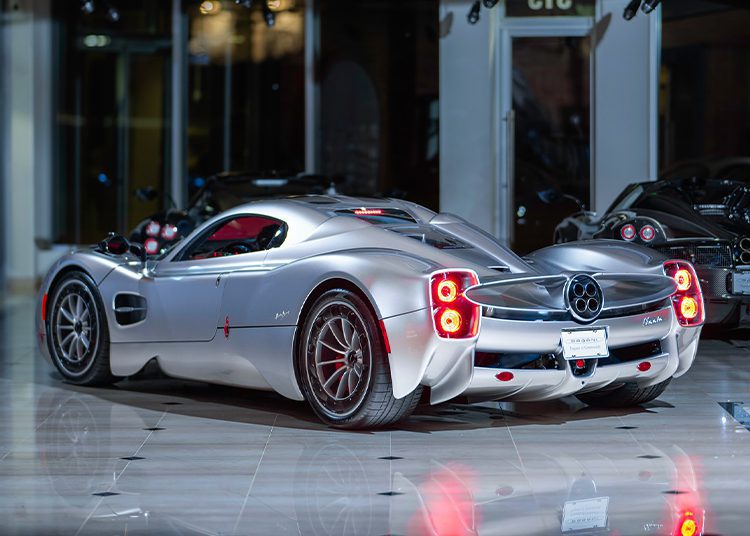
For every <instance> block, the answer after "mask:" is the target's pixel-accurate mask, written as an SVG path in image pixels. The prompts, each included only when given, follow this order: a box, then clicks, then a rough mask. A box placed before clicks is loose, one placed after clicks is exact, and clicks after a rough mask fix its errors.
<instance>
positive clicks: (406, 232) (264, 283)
mask: <svg viewBox="0 0 750 536" xmlns="http://www.w3.org/2000/svg"><path fill="white" fill-rule="evenodd" d="M703 319H704V311H703V298H702V294H701V289H700V285H699V283H698V279H697V277H696V275H695V271H694V270H693V267H692V266H691V265H690V264H689V263H688V262H685V261H683V260H668V259H666V258H664V257H662V256H661V255H660V254H659V253H658V252H656V251H654V250H652V249H648V248H644V247H640V246H636V245H633V244H627V243H623V242H616V241H597V242H593V243H592V242H589V243H585V244H583V243H569V244H561V245H556V246H552V247H548V248H544V249H541V250H538V251H536V252H534V253H532V254H531V255H529V256H527V257H525V258H523V259H522V258H520V257H518V256H516V255H515V254H514V253H512V252H511V251H509V250H508V249H507V248H505V247H503V246H502V245H501V244H499V243H498V242H497V241H496V240H495V239H494V238H493V237H492V236H490V235H488V234H486V233H485V232H483V231H481V230H480V229H478V228H476V227H475V226H473V225H472V224H470V223H469V222H467V221H465V220H463V219H461V218H458V217H456V216H452V215H448V214H436V213H434V212H432V211H430V210H428V209H426V208H424V207H421V206H419V205H416V204H413V203H408V202H404V201H397V200H382V199H365V198H351V197H335V196H307V197H299V198H289V199H283V200H273V201H259V202H255V203H249V204H245V205H241V206H239V207H236V208H234V209H231V210H229V211H227V212H224V213H222V214H220V215H218V216H216V217H214V218H212V219H211V220H209V221H207V222H205V223H204V224H202V225H201V226H200V227H198V228H197V229H196V230H195V231H194V232H193V233H191V234H190V235H189V236H187V237H186V238H185V239H184V240H182V241H181V242H179V243H177V244H176V245H175V246H173V247H172V248H171V249H170V250H168V251H166V252H165V253H164V254H163V255H162V256H161V257H159V258H156V259H151V258H148V259H147V258H146V256H145V254H144V252H143V248H142V247H140V246H138V245H130V244H128V242H127V241H126V240H125V239H124V238H122V237H120V236H116V235H111V236H110V237H109V238H108V239H107V240H105V241H103V242H102V243H101V244H99V245H97V246H95V247H92V248H90V249H85V250H79V251H74V252H71V253H70V254H68V255H66V256H64V257H63V258H61V259H60V260H59V261H58V262H57V263H56V264H55V265H54V266H53V267H52V269H51V270H50V272H49V274H47V277H46V279H45V280H44V283H43V284H42V288H41V291H40V296H39V304H38V312H37V331H38V336H39V342H40V348H41V351H42V353H43V354H44V355H45V356H46V357H47V358H48V359H49V360H50V361H51V362H52V364H53V365H54V366H55V367H56V368H57V369H58V370H59V371H60V373H61V374H62V376H63V377H64V378H65V380H66V381H69V382H72V383H76V384H85V385H101V384H107V383H110V382H114V381H117V380H118V379H120V378H123V377H127V376H131V375H133V374H136V373H137V372H139V371H140V370H141V369H142V368H143V367H144V366H145V365H146V364H147V363H149V362H150V361H152V360H155V361H156V362H157V363H158V365H159V367H160V368H161V369H162V370H163V371H164V372H165V373H166V374H168V375H170V376H173V377H178V378H189V379H194V380H201V381H206V382H213V383H217V384H225V385H233V386H241V387H248V388H253V389H267V390H274V391H276V392H278V393H280V394H281V395H283V396H286V397H289V398H291V399H295V400H307V401H308V403H309V404H310V406H311V407H312V408H313V410H314V411H315V413H316V414H317V415H318V416H319V417H320V418H321V419H322V420H323V421H325V422H326V423H329V424H331V425H333V426H337V427H342V428H355V427H374V426H384V425H388V424H392V423H394V422H397V421H399V420H400V419H403V418H405V417H407V416H408V415H409V414H410V413H411V412H412V410H413V409H414V407H415V406H416V405H417V403H418V402H419V401H420V400H421V399H422V398H423V396H424V399H425V400H428V401H429V402H430V403H432V404H437V403H440V402H443V401H446V400H450V399H453V398H457V397H461V398H463V399H465V400H469V401H479V400H500V399H505V400H517V401H525V400H546V399H552V398H559V397H563V396H567V395H575V396H577V397H578V398H579V399H581V400H582V401H584V402H586V403H588V404H594V405H608V406H621V405H632V404H639V403H643V402H647V401H649V400H653V399H654V398H656V397H657V396H659V395H660V394H661V393H662V392H663V391H664V389H665V388H666V386H667V385H668V384H669V382H670V380H671V379H672V378H673V377H676V376H680V375H681V374H684V373H685V371H686V370H687V369H688V368H689V367H690V365H691V364H692V362H693V360H694V358H695V354H696V350H697V346H698V339H699V335H700V331H701V325H702V324H703Z"/></svg>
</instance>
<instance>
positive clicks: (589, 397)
mask: <svg viewBox="0 0 750 536" xmlns="http://www.w3.org/2000/svg"><path fill="white" fill-rule="evenodd" d="M671 381H672V378H667V379H666V380H664V381H663V382H661V383H657V384H656V385H652V386H650V387H643V388H639V387H638V384H636V383H625V384H623V385H621V386H620V387H617V388H615V389H608V390H602V391H592V392H591V393H584V394H580V395H576V398H577V399H578V400H580V401H581V402H583V403H584V404H588V405H589V406H597V407H603V408H625V407H628V406H637V405H638V404H645V403H646V402H651V401H652V400H655V399H656V398H658V397H659V396H660V395H661V394H662V393H663V392H664V390H665V389H666V388H667V386H668V385H669V382H671Z"/></svg>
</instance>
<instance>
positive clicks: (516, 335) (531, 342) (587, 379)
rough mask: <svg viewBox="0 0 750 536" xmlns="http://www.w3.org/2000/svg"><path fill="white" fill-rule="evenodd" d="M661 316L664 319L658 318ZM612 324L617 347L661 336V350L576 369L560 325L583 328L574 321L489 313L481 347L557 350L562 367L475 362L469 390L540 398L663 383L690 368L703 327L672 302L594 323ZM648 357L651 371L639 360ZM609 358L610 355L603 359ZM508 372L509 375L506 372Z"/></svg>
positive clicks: (479, 396) (468, 393)
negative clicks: (687, 324) (685, 322)
mask: <svg viewBox="0 0 750 536" xmlns="http://www.w3.org/2000/svg"><path fill="white" fill-rule="evenodd" d="M655 319H659V320H655ZM601 326H607V327H608V328H609V338H608V343H609V347H610V349H611V350H616V349H619V348H629V347H638V346H639V345H643V344H647V343H649V342H658V343H659V347H660V348H661V350H660V351H659V353H658V354H656V355H647V356H644V357H643V358H639V357H638V356H631V357H632V359H628V361H627V362H622V363H615V364H603V365H601V366H599V364H598V360H596V361H595V362H593V363H587V369H586V371H585V372H584V373H583V374H581V373H580V372H579V373H576V372H574V369H573V367H572V366H571V365H570V363H569V362H567V361H565V360H563V359H562V357H561V353H562V352H561V347H560V331H561V330H562V329H566V328H580V327H581V325H580V324H576V323H574V322H522V321H515V320H498V319H493V318H486V317H485V318H483V319H482V327H481V329H480V336H479V340H478V341H477V352H497V353H506V352H507V353H524V354H541V355H549V354H554V355H555V356H556V357H555V360H556V362H557V368H554V369H550V368H548V369H528V368H508V369H505V368H494V367H493V368H489V367H481V366H475V367H474V374H473V377H472V380H471V382H470V384H469V386H468V388H467V389H466V390H465V391H464V393H463V396H465V397H467V398H468V399H469V400H471V401H477V400H500V399H502V400H514V401H537V400H549V399H554V398H562V397H564V396H568V395H573V394H577V393H585V392H589V391H594V390H597V389H602V388H604V387H607V386H609V385H612V384H618V383H625V382H636V383H638V384H639V386H641V387H646V386H649V385H654V384H657V383H660V382H662V381H664V380H666V379H668V378H671V377H675V376H680V375H682V374H684V373H685V372H686V371H687V370H688V369H689V368H690V366H691V365H692V363H693V360H694V359H695V354H696V352H697V349H698V339H699V336H700V331H701V328H700V327H698V328H682V327H680V326H679V324H678V322H677V320H676V318H675V316H674V312H673V310H672V307H671V306H667V307H664V308H663V309H660V310H658V311H655V312H651V313H644V314H639V315H632V316H627V317H619V318H609V319H603V320H599V321H597V322H595V323H593V324H591V327H601ZM643 361H648V362H649V363H650V365H651V367H650V369H649V370H647V371H640V370H639V369H638V364H639V363H641V362H643ZM603 363H606V361H603ZM504 371H507V372H510V373H512V379H510V380H506V381H500V380H499V379H498V378H497V377H496V375H497V374H499V373H500V372H504ZM506 376H507V375H506Z"/></svg>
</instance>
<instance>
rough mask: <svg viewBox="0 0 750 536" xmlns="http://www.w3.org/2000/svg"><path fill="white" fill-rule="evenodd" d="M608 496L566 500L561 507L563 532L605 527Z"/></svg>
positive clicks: (561, 527)
mask: <svg viewBox="0 0 750 536" xmlns="http://www.w3.org/2000/svg"><path fill="white" fill-rule="evenodd" d="M608 509H609V497H596V498H594V499H584V500H581V501H566V502H565V506H564V507H563V516H562V524H561V526H560V529H561V531H562V532H563V533H568V532H576V531H581V530H592V529H604V528H606V527H607V510H608Z"/></svg>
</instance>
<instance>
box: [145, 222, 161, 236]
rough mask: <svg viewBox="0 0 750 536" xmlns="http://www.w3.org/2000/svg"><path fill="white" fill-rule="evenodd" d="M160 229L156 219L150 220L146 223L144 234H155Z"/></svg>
mask: <svg viewBox="0 0 750 536" xmlns="http://www.w3.org/2000/svg"><path fill="white" fill-rule="evenodd" d="M159 231H161V225H159V222H158V221H154V220H151V221H150V222H148V223H147V224H146V234H147V235H148V236H157V235H158V234H159Z"/></svg>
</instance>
